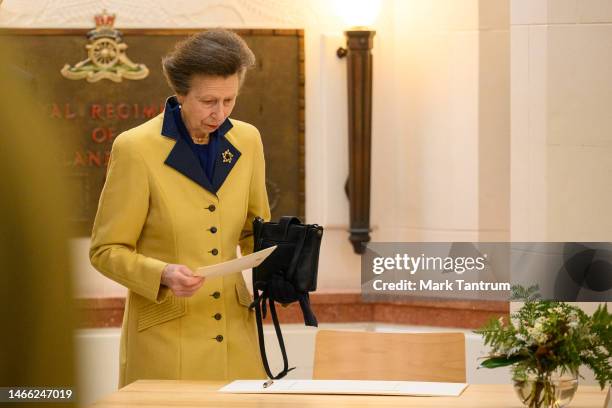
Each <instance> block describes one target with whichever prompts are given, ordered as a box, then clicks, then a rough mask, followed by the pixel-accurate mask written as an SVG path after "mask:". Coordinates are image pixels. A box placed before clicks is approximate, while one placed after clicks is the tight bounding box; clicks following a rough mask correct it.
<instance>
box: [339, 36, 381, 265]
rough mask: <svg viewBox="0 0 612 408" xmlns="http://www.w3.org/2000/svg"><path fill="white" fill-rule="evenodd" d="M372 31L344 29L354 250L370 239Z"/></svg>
mask: <svg viewBox="0 0 612 408" xmlns="http://www.w3.org/2000/svg"><path fill="white" fill-rule="evenodd" d="M374 34H375V31H368V30H353V31H346V32H345V35H346V39H347V53H346V58H347V72H348V75H347V77H348V84H347V85H348V136H349V177H348V183H347V194H348V197H349V201H350V229H349V231H350V237H349V239H350V241H351V243H352V244H353V249H354V250H355V252H356V253H358V254H362V253H363V252H364V250H365V247H364V245H362V244H363V243H366V242H369V241H370V163H371V156H372V155H371V147H372V52H371V50H372V46H373V39H374Z"/></svg>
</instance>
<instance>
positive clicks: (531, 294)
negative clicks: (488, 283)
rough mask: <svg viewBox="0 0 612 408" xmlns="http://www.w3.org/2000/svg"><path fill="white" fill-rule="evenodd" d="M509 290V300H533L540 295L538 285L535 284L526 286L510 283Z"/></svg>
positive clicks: (537, 298)
mask: <svg viewBox="0 0 612 408" xmlns="http://www.w3.org/2000/svg"><path fill="white" fill-rule="evenodd" d="M510 290H511V292H510V301H511V302H535V301H536V300H539V299H540V298H541V297H542V296H541V295H540V287H539V286H538V285H537V284H535V285H532V286H530V287H528V288H525V287H523V286H521V285H512V288H511V289H510Z"/></svg>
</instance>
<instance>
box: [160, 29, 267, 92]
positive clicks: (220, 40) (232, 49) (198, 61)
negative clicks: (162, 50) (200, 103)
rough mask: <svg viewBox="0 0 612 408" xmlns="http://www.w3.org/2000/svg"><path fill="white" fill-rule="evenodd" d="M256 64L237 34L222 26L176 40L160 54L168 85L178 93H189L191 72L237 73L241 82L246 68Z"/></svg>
mask: <svg viewBox="0 0 612 408" xmlns="http://www.w3.org/2000/svg"><path fill="white" fill-rule="evenodd" d="M254 65H255V55H254V54H253V51H251V49H250V48H249V46H248V45H247V44H246V42H245V41H244V40H243V39H242V37H240V36H239V35H238V34H236V33H234V32H232V31H229V30H224V29H214V30H208V31H204V32H201V33H197V34H194V35H192V36H191V37H189V38H187V39H186V40H184V41H181V42H179V43H178V44H176V46H175V47H174V50H173V51H172V52H171V53H170V54H168V55H166V56H165V57H163V58H162V67H163V70H164V75H165V77H166V80H167V81H168V85H170V87H171V88H172V89H173V90H174V92H175V93H176V94H177V95H186V94H187V93H189V88H190V86H191V79H192V77H193V76H194V75H208V76H222V77H228V76H231V75H234V74H238V77H239V78H240V84H242V82H243V81H244V77H245V75H246V70H247V69H249V68H251V67H253V66H254Z"/></svg>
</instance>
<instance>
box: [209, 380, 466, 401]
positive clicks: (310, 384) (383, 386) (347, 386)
mask: <svg viewBox="0 0 612 408" xmlns="http://www.w3.org/2000/svg"><path fill="white" fill-rule="evenodd" d="M264 382H265V380H238V381H234V382H232V383H230V384H228V385H226V386H225V387H223V388H221V389H220V390H219V392H226V393H235V394H254V393H255V394H259V393H270V394H358V395H413V396H424V397H425V396H437V397H458V396H459V395H461V393H462V392H463V390H464V389H465V388H466V387H467V384H465V383H443V382H417V381H361V380H274V382H273V383H272V385H270V386H268V387H267V388H264V387H263V384H264Z"/></svg>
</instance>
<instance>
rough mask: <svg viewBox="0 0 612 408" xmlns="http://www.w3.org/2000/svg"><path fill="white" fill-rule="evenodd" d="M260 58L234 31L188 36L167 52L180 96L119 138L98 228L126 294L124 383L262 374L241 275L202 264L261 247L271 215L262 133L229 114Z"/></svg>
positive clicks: (103, 266)
mask: <svg viewBox="0 0 612 408" xmlns="http://www.w3.org/2000/svg"><path fill="white" fill-rule="evenodd" d="M254 61H255V57H254V55H253V53H252V52H251V50H250V49H249V48H248V46H247V45H246V43H245V42H244V41H243V40H242V39H241V38H240V37H239V36H238V35H236V34H234V33H232V32H229V31H226V30H212V31H207V32H205V33H200V34H197V35H195V36H192V37H190V38H189V39H187V40H186V41H184V42H182V43H180V44H178V45H177V47H176V48H175V50H174V51H173V53H172V54H170V55H169V56H167V57H166V58H164V60H163V68H164V74H165V75H166V78H167V80H168V83H169V84H170V86H171V87H172V88H173V90H174V91H175V93H176V96H173V97H170V98H169V99H168V101H167V102H166V108H165V111H164V113H163V114H161V115H159V116H157V117H156V118H154V119H152V120H150V121H148V122H146V123H144V124H142V125H140V126H138V127H136V128H133V129H130V130H128V131H126V132H124V133H123V134H121V135H120V136H118V137H117V139H116V140H115V142H114V144H113V148H112V153H111V160H110V163H109V168H108V174H107V179H106V183H105V185H104V188H103V190H102V195H101V197H100V203H99V206H98V213H97V215H96V220H95V223H94V227H93V234H92V244H91V250H90V259H91V262H92V264H93V265H94V267H96V269H98V270H99V271H100V272H101V273H103V274H104V275H106V276H107V277H109V278H111V279H113V280H115V281H117V282H119V283H120V284H122V285H124V286H126V287H127V288H128V289H129V290H128V295H127V301H126V305H125V314H124V318H123V327H122V334H121V348H120V376H119V377H120V379H119V385H120V386H121V387H122V386H124V385H126V384H129V383H131V382H133V381H135V380H138V379H194V380H232V379H237V378H265V373H264V371H263V368H262V364H261V358H260V357H259V348H258V344H257V337H256V333H255V327H254V315H253V312H251V311H250V310H249V309H248V306H249V303H250V302H251V297H250V294H249V292H248V290H247V288H246V285H245V282H244V279H243V277H242V274H241V273H240V272H239V271H236V274H233V275H228V276H226V277H220V278H214V279H209V280H204V278H201V277H198V276H194V275H193V270H194V269H195V268H197V267H199V266H204V265H211V264H215V263H219V262H224V261H227V260H230V259H233V258H235V257H236V249H237V245H240V247H241V250H242V252H243V253H248V252H251V251H252V247H253V242H252V236H251V235H252V234H251V233H252V226H251V222H252V220H253V218H254V217H256V216H260V217H262V218H264V219H266V220H268V219H269V218H270V209H269V205H268V198H267V193H266V187H265V169H264V154H263V147H262V142H261V137H260V135H259V132H258V131H257V129H256V128H255V127H253V126H252V125H249V124H247V123H244V122H241V121H238V120H234V119H232V120H230V119H229V115H230V113H231V111H232V109H233V107H234V104H235V102H236V97H237V95H238V91H239V88H240V85H241V83H242V81H243V79H244V75H245V72H246V69H247V68H249V67H251V66H253V65H254Z"/></svg>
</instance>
